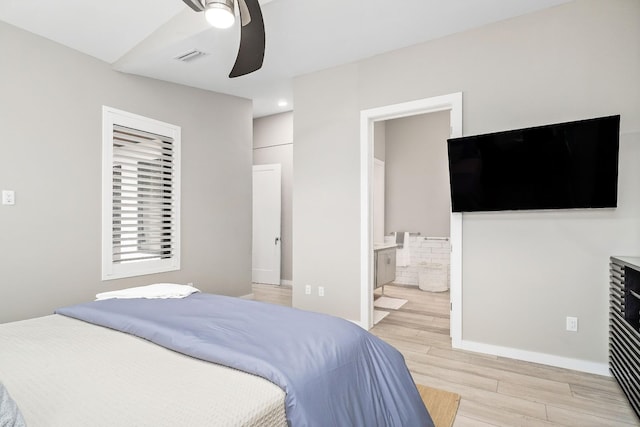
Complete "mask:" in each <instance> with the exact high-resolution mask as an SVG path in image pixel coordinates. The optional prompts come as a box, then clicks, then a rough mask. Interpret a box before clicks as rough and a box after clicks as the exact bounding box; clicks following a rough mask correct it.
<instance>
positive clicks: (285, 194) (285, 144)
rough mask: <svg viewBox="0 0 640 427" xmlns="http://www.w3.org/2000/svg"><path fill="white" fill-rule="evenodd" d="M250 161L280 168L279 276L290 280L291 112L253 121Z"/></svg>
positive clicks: (291, 248) (291, 244)
mask: <svg viewBox="0 0 640 427" xmlns="http://www.w3.org/2000/svg"><path fill="white" fill-rule="evenodd" d="M253 147H254V149H253V164H254V165H267V164H273V163H279V164H280V165H281V168H282V169H281V171H282V193H281V194H282V223H281V231H280V233H281V234H280V237H281V239H282V245H281V246H280V247H281V250H282V256H281V261H280V277H281V279H282V280H287V281H291V280H292V279H293V274H292V268H291V265H292V251H293V242H292V238H291V227H292V225H291V215H292V200H291V199H292V195H293V182H292V181H293V112H287V113H281V114H274V115H272V116H266V117H261V118H259V119H255V120H254V121H253Z"/></svg>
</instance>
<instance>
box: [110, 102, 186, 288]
mask: <svg viewBox="0 0 640 427" xmlns="http://www.w3.org/2000/svg"><path fill="white" fill-rule="evenodd" d="M104 114H105V116H104V117H103V131H104V136H103V151H104V156H105V159H104V163H103V173H104V176H103V192H104V193H107V194H103V204H104V205H105V207H104V213H103V279H112V278H119V277H130V276H136V275H141V274H150V273H158V272H164V271H170V270H176V269H179V266H180V264H179V258H180V257H179V255H180V254H179V248H180V244H179V200H180V198H179V185H178V183H179V167H178V165H179V163H178V159H179V142H180V129H179V128H177V127H175V126H173V125H168V124H165V123H161V122H157V121H155V120H151V119H146V118H144V117H141V116H136V115H132V114H130V113H125V112H121V111H118V110H113V109H109V108H108V107H105V112H104Z"/></svg>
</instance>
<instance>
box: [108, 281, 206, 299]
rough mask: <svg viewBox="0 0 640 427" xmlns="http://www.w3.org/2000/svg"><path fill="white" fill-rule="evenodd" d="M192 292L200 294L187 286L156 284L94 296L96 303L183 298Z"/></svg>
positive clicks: (197, 290)
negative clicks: (116, 299) (120, 300)
mask: <svg viewBox="0 0 640 427" xmlns="http://www.w3.org/2000/svg"><path fill="white" fill-rule="evenodd" d="M194 292H200V290H199V289H196V288H194V287H193V286H189V285H179V284H176V283H156V284H153V285H147V286H138V287H135V288H127V289H121V290H119V291H111V292H102V293H100V294H98V295H96V301H99V300H105V299H112V298H122V299H128V298H184V297H187V296H189V295H191V294H192V293H194Z"/></svg>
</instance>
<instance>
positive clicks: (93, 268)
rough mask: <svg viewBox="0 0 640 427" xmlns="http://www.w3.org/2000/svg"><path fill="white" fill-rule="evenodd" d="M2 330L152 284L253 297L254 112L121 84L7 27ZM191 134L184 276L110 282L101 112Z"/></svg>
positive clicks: (1, 42) (0, 118) (107, 71)
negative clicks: (104, 267) (105, 266)
mask: <svg viewBox="0 0 640 427" xmlns="http://www.w3.org/2000/svg"><path fill="white" fill-rule="evenodd" d="M0 57H2V66H0V94H1V97H0V129H1V131H2V136H1V137H0V153H1V154H0V188H2V189H12V190H15V191H16V205H15V206H2V205H0V236H1V237H0V271H1V272H2V276H1V278H0V322H5V321H10V320H16V319H23V318H27V317H32V316H40V315H46V314H51V313H52V312H53V310H54V309H55V308H57V307H60V306H64V305H69V304H73V303H79V302H84V301H88V300H91V299H93V298H94V297H95V294H96V293H98V292H103V291H107V290H113V289H119V288H123V287H126V286H133V285H142V284H149V283H154V282H178V283H187V282H193V283H194V284H195V285H196V286H197V287H199V288H200V289H202V290H203V291H208V292H215V293H220V294H227V295H246V294H249V293H250V292H251V144H252V141H251V125H252V117H251V115H252V106H251V102H250V101H248V100H245V99H240V98H236V97H231V96H226V95H221V94H215V93H211V92H207V91H203V90H198V89H193V88H188V87H184V86H179V85H175V84H169V83H164V82H160V81H157V80H152V79H147V78H142V77H135V76H131V75H125V74H120V73H117V72H115V71H112V70H111V68H110V66H109V65H108V64H106V63H103V62H101V61H99V60H97V59H94V58H92V57H89V56H87V55H83V54H81V53H78V52H76V51H74V50H71V49H68V48H65V47H63V46H61V45H59V44H56V43H53V42H51V41H48V40H46V39H43V38H41V37H39V36H36V35H33V34H30V33H27V32H25V31H22V30H19V29H17V28H15V27H12V26H9V25H8V24H5V23H2V22H0ZM103 105H108V106H111V107H114V108H118V109H122V110H125V111H129V112H132V113H136V114H140V115H143V116H147V117H150V118H153V119H157V120H161V121H165V122H168V123H172V124H175V125H178V126H181V127H182V269H181V270H180V271H176V272H171V273H166V274H156V275H148V276H142V277H138V278H130V279H123V280H113V281H106V282H102V281H101V280H100V278H101V276H100V259H101V258H100V257H101V253H100V247H101V246H100V238H101V237H100V236H101V234H100V230H101V194H100V191H101V147H102V135H101V126H102V106H103Z"/></svg>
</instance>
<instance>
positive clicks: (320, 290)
mask: <svg viewBox="0 0 640 427" xmlns="http://www.w3.org/2000/svg"><path fill="white" fill-rule="evenodd" d="M318 296H319V297H323V296H324V286H318Z"/></svg>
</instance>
